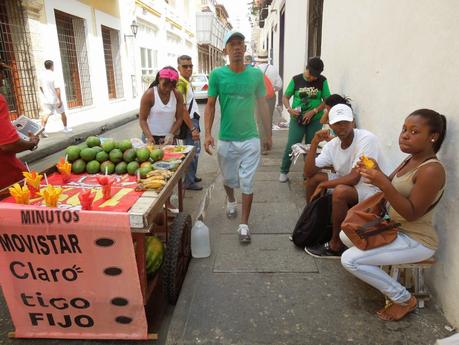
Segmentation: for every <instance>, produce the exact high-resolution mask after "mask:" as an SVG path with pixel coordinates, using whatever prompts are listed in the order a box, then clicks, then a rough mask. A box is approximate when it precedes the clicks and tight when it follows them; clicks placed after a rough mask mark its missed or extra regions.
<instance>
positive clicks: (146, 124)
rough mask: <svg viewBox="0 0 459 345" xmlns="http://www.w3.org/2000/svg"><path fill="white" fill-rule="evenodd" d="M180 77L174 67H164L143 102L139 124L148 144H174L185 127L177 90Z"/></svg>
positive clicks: (180, 98)
mask: <svg viewBox="0 0 459 345" xmlns="http://www.w3.org/2000/svg"><path fill="white" fill-rule="evenodd" d="M178 78H179V75H178V72H177V70H176V69H175V68H174V67H171V66H167V67H164V68H163V69H161V70H160V71H159V72H158V73H157V74H156V78H155V80H154V81H153V83H151V85H150V87H149V88H148V90H147V91H145V93H144V94H143V96H142V99H141V100H140V110H139V124H140V128H141V129H142V132H143V134H142V138H143V139H144V141H146V142H147V143H149V144H158V145H160V144H172V143H173V142H174V133H176V132H178V130H179V128H180V126H181V125H182V112H183V97H182V95H181V94H180V92H178V91H177V90H175V87H176V85H177V80H178Z"/></svg>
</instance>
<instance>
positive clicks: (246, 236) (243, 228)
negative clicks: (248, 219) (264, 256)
mask: <svg viewBox="0 0 459 345" xmlns="http://www.w3.org/2000/svg"><path fill="white" fill-rule="evenodd" d="M237 232H238V233H239V242H241V243H250V241H251V240H252V239H251V238H250V231H249V227H248V225H247V224H239V227H238V228H237Z"/></svg>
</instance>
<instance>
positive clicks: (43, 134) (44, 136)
mask: <svg viewBox="0 0 459 345" xmlns="http://www.w3.org/2000/svg"><path fill="white" fill-rule="evenodd" d="M40 135H41V137H42V138H48V137H49V135H48V133H46V132H45V131H43V132H41V134H40Z"/></svg>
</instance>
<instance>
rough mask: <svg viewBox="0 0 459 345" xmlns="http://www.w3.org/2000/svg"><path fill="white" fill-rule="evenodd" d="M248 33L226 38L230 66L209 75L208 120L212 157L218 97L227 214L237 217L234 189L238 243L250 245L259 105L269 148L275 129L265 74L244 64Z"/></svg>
mask: <svg viewBox="0 0 459 345" xmlns="http://www.w3.org/2000/svg"><path fill="white" fill-rule="evenodd" d="M244 39H245V37H244V35H243V34H242V33H240V32H237V31H230V32H228V33H227V34H226V35H225V38H224V50H223V51H224V53H225V54H227V55H228V57H229V65H226V66H223V67H219V68H216V69H214V70H213V71H212V73H211V74H210V81H209V91H208V100H207V105H206V110H205V113H204V117H205V143H204V147H205V150H206V152H208V153H209V154H212V151H211V149H210V148H211V147H214V146H215V141H214V138H213V136H212V125H213V122H214V117H215V104H216V101H217V97H218V99H219V102H220V108H221V119H220V133H219V141H218V148H217V156H218V163H219V166H220V170H221V172H222V175H223V184H224V188H225V191H226V195H227V203H226V215H227V217H228V218H234V217H236V215H237V202H236V199H235V197H234V189H235V188H240V189H241V192H242V215H241V222H240V224H239V227H238V230H237V231H238V233H239V241H240V242H241V243H249V242H250V241H251V237H250V230H249V226H248V222H249V215H250V210H251V207H252V200H253V184H254V178H255V172H256V169H257V167H258V165H259V162H260V139H259V135H258V131H257V126H256V121H255V104H256V105H257V107H258V108H259V109H260V111H261V114H262V117H263V119H264V128H266V129H267V133H266V136H265V140H266V141H265V143H264V145H265V147H266V148H267V149H270V148H271V145H272V141H271V127H270V126H268V123H269V116H268V105H267V104H266V100H265V86H264V81H263V73H262V72H261V71H260V70H259V69H257V68H253V67H248V66H246V65H245V64H244V53H245V51H246V46H245V43H244Z"/></svg>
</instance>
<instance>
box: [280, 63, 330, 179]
mask: <svg viewBox="0 0 459 345" xmlns="http://www.w3.org/2000/svg"><path fill="white" fill-rule="evenodd" d="M323 70H324V63H323V61H322V60H321V59H320V58H318V57H313V58H310V59H309V61H308V64H307V65H306V68H305V70H304V72H303V73H301V74H297V75H295V76H294V77H293V78H292V80H291V81H290V83H289V84H288V86H287V89H286V90H285V91H284V96H283V97H282V103H283V104H284V107H285V108H286V109H287V111H288V113H289V114H290V123H289V128H288V139H287V145H286V146H285V150H284V156H283V158H282V163H281V166H280V175H279V181H280V182H287V181H288V172H289V170H290V164H291V160H290V154H291V153H292V145H294V144H297V143H301V142H302V141H303V138H304V139H305V143H306V144H310V143H311V140H312V138H314V135H315V134H316V132H317V131H318V130H320V129H321V128H322V123H321V118H322V115H323V110H324V109H325V104H324V101H325V99H327V97H328V96H330V89H329V87H328V81H327V78H325V77H324V76H323V75H322V71H323ZM292 96H293V102H292V105H291V106H290V98H291V97H292Z"/></svg>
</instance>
